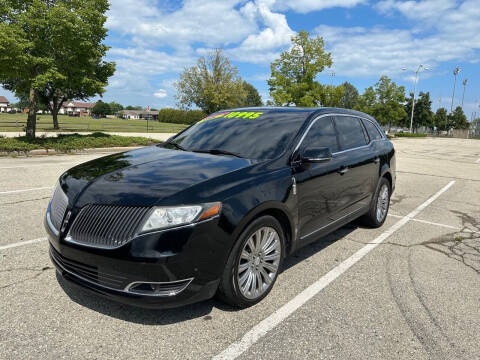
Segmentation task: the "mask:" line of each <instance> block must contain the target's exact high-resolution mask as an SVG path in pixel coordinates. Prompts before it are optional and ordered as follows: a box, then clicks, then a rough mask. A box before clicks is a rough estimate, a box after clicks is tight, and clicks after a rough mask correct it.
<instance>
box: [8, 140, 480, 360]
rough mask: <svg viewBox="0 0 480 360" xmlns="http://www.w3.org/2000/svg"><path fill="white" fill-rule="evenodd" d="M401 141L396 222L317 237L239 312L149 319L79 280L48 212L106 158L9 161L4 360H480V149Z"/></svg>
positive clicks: (159, 314) (148, 313)
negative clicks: (52, 238)
mask: <svg viewBox="0 0 480 360" xmlns="http://www.w3.org/2000/svg"><path fill="white" fill-rule="evenodd" d="M394 144H395V147H396V150H397V187H396V191H395V193H394V195H393V197H392V203H391V208H390V216H389V217H388V219H387V222H386V223H385V225H384V226H383V227H382V228H380V229H369V228H365V227H362V226H361V225H359V224H357V223H352V224H349V225H347V226H345V227H343V228H341V229H339V230H338V231H336V232H335V233H334V234H331V235H329V236H327V237H325V238H321V239H318V241H317V242H315V243H313V244H311V245H309V246H307V247H305V248H304V249H302V250H300V251H299V252H297V253H296V254H295V255H294V256H291V257H289V258H288V259H287V260H286V262H285V266H284V269H283V272H282V273H281V274H280V276H279V278H278V280H277V283H276V285H275V287H274V289H273V290H272V292H271V293H270V295H269V296H268V297H267V298H266V299H265V300H264V301H262V302H261V303H260V304H258V305H256V306H254V307H252V308H249V309H245V310H240V311H239V310H234V309H232V308H229V307H227V306H225V305H223V304H222V303H221V302H219V301H216V300H211V301H206V302H203V303H200V304H195V305H191V306H187V307H183V308H179V309H172V310H144V309H138V308H134V307H129V306H125V305H120V304H117V303H114V302H111V301H108V300H105V299H102V298H99V297H97V296H96V295H93V294H90V293H88V292H85V291H84V290H82V289H78V288H77V287H74V286H73V285H70V284H69V283H66V282H65V281H63V280H62V279H61V278H59V277H58V276H56V273H55V270H54V268H53V266H52V264H51V263H50V260H49V257H48V243H47V241H46V240H45V237H44V236H45V233H44V229H43V215H44V212H45V209H46V207H47V203H48V200H49V197H50V196H51V193H52V189H53V186H54V185H55V182H56V180H57V178H58V176H59V175H60V174H61V173H62V172H63V171H64V170H66V169H67V168H69V167H71V166H73V165H75V164H78V163H81V162H84V161H87V160H89V159H92V158H94V157H98V156H101V155H102V154H84V155H64V156H48V157H30V158H0V174H1V176H0V230H1V234H2V236H1V237H0V358H3V359H31V358H44V359H58V358H69V359H70V358H89V359H114V358H115V359H124V358H162V359H204V358H212V357H215V356H216V357H217V358H230V359H232V358H236V357H238V358H239V359H259V358H260V359H279V358H282V359H304V358H312V359H478V358H480V331H479V329H480V312H479V309H480V306H479V305H480V276H479V275H480V141H478V140H461V139H430V138H429V139H399V140H395V142H394Z"/></svg>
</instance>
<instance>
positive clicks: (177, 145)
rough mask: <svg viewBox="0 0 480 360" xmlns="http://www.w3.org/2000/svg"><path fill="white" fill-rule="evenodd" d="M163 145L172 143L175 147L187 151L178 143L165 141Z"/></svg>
mask: <svg viewBox="0 0 480 360" xmlns="http://www.w3.org/2000/svg"><path fill="white" fill-rule="evenodd" d="M165 145H173V146H174V147H176V148H177V149H178V150H182V151H187V149H185V148H184V147H183V146H182V145H179V144H177V143H175V142H173V141H172V142H167V143H165Z"/></svg>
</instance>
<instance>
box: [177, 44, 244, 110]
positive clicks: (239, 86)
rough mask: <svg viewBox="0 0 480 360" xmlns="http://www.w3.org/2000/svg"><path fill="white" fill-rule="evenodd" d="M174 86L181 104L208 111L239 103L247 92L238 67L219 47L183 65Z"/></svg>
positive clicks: (186, 107) (184, 106) (183, 106)
mask: <svg viewBox="0 0 480 360" xmlns="http://www.w3.org/2000/svg"><path fill="white" fill-rule="evenodd" d="M175 88H176V89H177V94H176V96H175V97H176V99H177V100H178V105H179V106H180V107H182V108H184V109H188V108H190V107H191V106H192V105H196V106H197V107H199V108H200V109H202V110H203V111H205V112H206V113H207V114H210V113H213V112H215V111H218V110H221V109H227V108H231V107H235V106H238V104H242V103H243V102H244V101H245V98H246V96H247V92H246V91H245V89H244V86H243V81H242V79H241V78H240V76H239V75H238V70H237V68H236V67H235V66H233V65H232V64H231V63H230V60H229V59H228V58H227V57H226V56H225V55H224V54H223V52H222V50H221V49H216V50H214V51H212V52H211V53H210V54H209V55H208V56H207V57H201V58H199V59H198V60H197V65H196V66H192V67H190V68H185V69H184V71H183V73H182V74H180V80H179V81H178V82H176V83H175Z"/></svg>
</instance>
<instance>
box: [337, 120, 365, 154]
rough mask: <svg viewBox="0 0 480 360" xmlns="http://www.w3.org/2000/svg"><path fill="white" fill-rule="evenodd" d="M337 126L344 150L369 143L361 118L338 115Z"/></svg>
mask: <svg viewBox="0 0 480 360" xmlns="http://www.w3.org/2000/svg"><path fill="white" fill-rule="evenodd" d="M335 126H336V128H337V132H338V139H339V140H340V147H341V148H342V150H348V149H351V148H355V147H359V146H364V145H367V143H368V140H367V139H366V134H365V132H364V131H365V130H364V129H363V126H362V124H361V123H360V119H358V118H354V117H349V116H338V117H336V118H335Z"/></svg>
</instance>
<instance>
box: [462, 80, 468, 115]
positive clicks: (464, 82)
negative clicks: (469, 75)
mask: <svg viewBox="0 0 480 360" xmlns="http://www.w3.org/2000/svg"><path fill="white" fill-rule="evenodd" d="M467 83H468V79H465V80H463V94H462V110H463V100H464V99H465V88H466V87H467Z"/></svg>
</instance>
